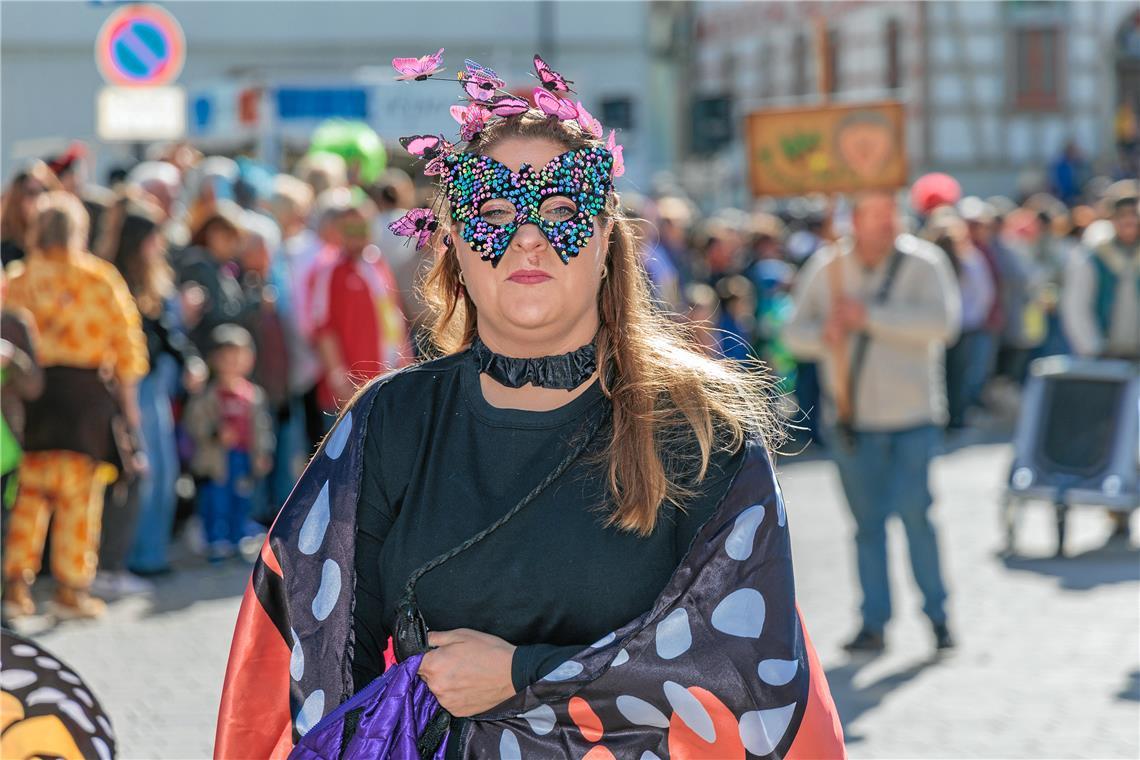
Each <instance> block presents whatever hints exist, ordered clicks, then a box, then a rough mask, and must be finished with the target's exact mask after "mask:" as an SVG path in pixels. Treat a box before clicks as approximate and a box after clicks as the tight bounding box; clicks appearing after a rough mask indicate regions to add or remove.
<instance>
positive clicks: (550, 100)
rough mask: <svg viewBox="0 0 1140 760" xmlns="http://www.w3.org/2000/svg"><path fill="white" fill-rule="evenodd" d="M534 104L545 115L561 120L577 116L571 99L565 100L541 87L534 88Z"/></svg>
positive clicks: (576, 110)
mask: <svg viewBox="0 0 1140 760" xmlns="http://www.w3.org/2000/svg"><path fill="white" fill-rule="evenodd" d="M534 104H535V105H536V106H538V107H539V108H541V109H542V112H543V113H544V114H546V115H547V116H552V117H554V118H555V119H559V120H561V121H569V120H570V119H577V118H578V108H577V107H576V106H575V105H574V102H573V101H571V100H565V99H563V98H560V97H558V96H557V95H555V94H554V93H552V92H550V91H549V90H547V89H545V88H543V87H535V88H534Z"/></svg>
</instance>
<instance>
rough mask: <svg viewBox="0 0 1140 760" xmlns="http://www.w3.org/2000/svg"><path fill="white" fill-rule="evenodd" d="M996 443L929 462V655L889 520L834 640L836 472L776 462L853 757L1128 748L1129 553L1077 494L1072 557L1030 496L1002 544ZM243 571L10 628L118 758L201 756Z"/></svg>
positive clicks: (841, 540)
mask: <svg viewBox="0 0 1140 760" xmlns="http://www.w3.org/2000/svg"><path fill="white" fill-rule="evenodd" d="M1009 457H1010V450H1009V448H1008V446H1005V445H1000V444H989V445H986V444H978V445H973V446H969V447H964V448H960V449H958V450H957V451H954V452H952V453H949V454H947V455H946V456H943V457H942V458H940V459H939V460H938V462H937V464H936V467H935V476H934V481H935V490H936V494H937V496H938V505H937V507H936V511H935V521H936V523H937V524H938V526H939V528H940V530H941V539H942V546H943V556H944V564H945V569H946V572H947V576H948V579H949V583H950V587H951V602H950V609H951V614H952V616H953V617H952V622H953V625H954V628H955V631H956V633H957V635H958V638H959V640H960V646H959V648H958V650H957V651H956V652H955V653H954V654H953V655H952V656H950V657H948V658H945V659H943V660H941V661H938V660H935V659H934V658H932V656H931V652H932V648H931V638H930V632H929V629H928V626H927V624H926V622H925V620H924V619H923V618H922V616H921V614H920V612H919V609H920V600H919V598H918V596H917V592H916V591H915V588H914V584H913V581H912V580H911V578H910V574H909V566H908V563H907V561H906V549H905V542H904V541H903V535H902V533H901V529H899V528H900V526H897V525H894V526H892V532H891V541H892V556H891V562H892V564H891V572H892V578H893V581H894V590H895V596H894V600H895V605H894V606H895V609H896V618H895V620H894V621H893V622H892V624H891V626H890V628H889V629H888V632H887V635H888V645H889V650H888V652H887V654H886V655H884V656H882V657H879V658H877V659H875V660H873V661H861V662H859V661H851V660H850V659H849V658H848V657H847V656H846V655H845V654H844V653H843V652H842V651H841V649H840V645H841V643H842V641H843V640H844V639H845V638H847V637H848V636H850V635H851V633H852V632H853V628H854V626H855V609H856V602H857V591H856V587H855V580H854V559H853V547H852V544H851V539H850V535H851V530H852V529H851V524H850V519H849V517H848V515H847V512H846V508H845V506H844V502H843V499H842V496H841V494H840V491H839V484H838V479H837V477H836V476H835V474H834V470H833V468H832V466H831V465H830V464H829V463H828V462H826V461H824V460H821V459H814V458H812V457H811V456H803V457H798V458H794V459H792V460H785V461H783V463H782V465H781V470H782V475H781V477H782V482H783V485H784V491H785V496H786V498H787V501H788V513H789V519H790V521H791V529H792V535H793V538H794V553H795V561H796V571H797V572H796V578H797V585H798V594H799V600H800V605H801V607H802V609H803V612H804V616H805V618H806V620H807V622H808V626H809V629H810V632H811V635H812V638H813V639H814V641H815V644H816V647H817V648H818V649H819V652H820V656H821V658H822V660H823V662H824V665H825V667H826V668H827V671H828V678H829V680H830V683H831V689H832V692H833V694H834V695H835V698H836V702H837V703H838V705H839V710H840V714H841V716H842V718H843V721H844V726H845V730H846V733H847V741H848V750H849V752H850V754H851V755H852V756H853V757H856V758H956V757H985V758H996V757H1003V758H1004V757H1008V758H1054V757H1057V758H1068V757H1087V758H1137V757H1140V594H1138V591H1140V552H1138V551H1137V549H1136V548H1126V547H1116V548H1112V547H1105V537H1106V536H1107V525H1106V520H1105V518H1104V516H1103V515H1102V514H1100V513H1099V512H1097V511H1094V510H1083V511H1082V510H1075V511H1074V514H1073V515H1072V518H1071V528H1070V539H1069V549H1070V555H1071V556H1070V558H1068V559H1064V560H1057V559H1053V558H1051V556H1050V555H1051V554H1052V547H1053V530H1054V529H1053V521H1052V515H1051V511H1050V510H1048V509H1046V508H1045V507H1043V506H1042V507H1039V508H1037V509H1030V510H1029V511H1028V512H1027V514H1026V516H1025V521H1024V524H1023V527H1022V531H1023V533H1022V537H1023V539H1022V541H1021V547H1020V548H1021V556H1019V557H1016V558H1013V559H1003V558H1002V557H1001V556H1000V555H999V550H1000V548H1001V545H1002V530H1001V524H1000V521H999V519H998V509H997V503H998V501H997V499H998V495H999V494H1000V485H1001V483H1002V480H1003V476H1004V473H1005V471H1006V468H1007V466H1008V461H1009ZM1136 527H1138V528H1140V526H1136ZM896 529H897V530H896ZM1138 534H1140V531H1138ZM247 575H248V567H243V566H241V565H239V564H236V563H235V564H230V565H224V566H220V567H217V566H213V567H212V566H207V565H205V564H202V563H200V562H199V561H197V560H193V559H187V560H186V561H185V562H184V563H183V566H182V567H181V568H180V569H179V572H178V573H176V574H175V575H173V576H172V577H170V578H168V579H164V580H163V581H161V582H160V584H159V593H157V594H155V595H154V597H153V598H146V597H142V598H134V599H127V600H123V601H120V602H117V603H115V604H113V605H112V607H111V610H110V612H109V614H108V616H107V617H106V619H104V620H101V621H98V622H94V623H67V624H61V625H58V626H53V625H52V623H51V621H50V620H48V619H47V618H36V619H32V620H29V621H24V623H23V624H22V625H21V626H20V629H21V630H22V631H25V632H30V633H32V635H34V636H35V637H36V638H38V639H39V640H40V641H41V642H42V643H43V645H44V646H46V647H47V648H48V649H50V650H51V651H53V652H55V653H57V654H58V655H59V656H61V657H63V658H64V659H66V660H67V661H68V662H69V663H70V664H71V665H72V666H73V667H74V668H76V669H77V670H78V672H80V673H81V674H82V675H83V677H84V678H86V679H87V680H88V681H89V683H90V685H91V687H92V688H93V690H94V691H95V693H96V694H97V695H98V697H99V698H100V699H101V700H102V702H103V704H104V707H105V708H106V709H107V711H108V713H109V714H110V716H111V719H112V721H113V722H114V725H115V729H116V731H117V733H118V737H119V742H120V756H121V757H123V758H148V759H149V758H202V757H208V756H209V754H210V751H211V748H212V745H213V728H214V716H215V713H216V710H217V706H218V697H219V690H220V688H221V682H222V676H223V674H224V670H225V661H226V654H227V650H228V644H229V638H230V634H231V632H232V627H233V622H234V618H235V615H236V612H237V607H238V603H239V600H240V595H241V592H242V589H243V587H244V585H245V581H246V578H247ZM40 585H47V584H40ZM41 593H46V589H45V590H44V591H43V592H41Z"/></svg>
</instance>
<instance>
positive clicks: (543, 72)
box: [534, 54, 574, 92]
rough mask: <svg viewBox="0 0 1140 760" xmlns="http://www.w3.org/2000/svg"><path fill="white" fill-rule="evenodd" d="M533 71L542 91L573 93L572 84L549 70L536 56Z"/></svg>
mask: <svg viewBox="0 0 1140 760" xmlns="http://www.w3.org/2000/svg"><path fill="white" fill-rule="evenodd" d="M534 71H535V75H536V76H537V77H538V81H540V82H542V86H543V88H544V89H546V90H549V91H550V92H573V90H571V89H570V85H572V84H574V82H573V81H572V80H569V79H567V78H566V77H564V76H562V75H561V74H559V73H558V72H557V71H555V70H554V69H552V68H550V66H549V64H547V63H546V61H544V60H542V56H540V55H537V54H536V55H535V56H534Z"/></svg>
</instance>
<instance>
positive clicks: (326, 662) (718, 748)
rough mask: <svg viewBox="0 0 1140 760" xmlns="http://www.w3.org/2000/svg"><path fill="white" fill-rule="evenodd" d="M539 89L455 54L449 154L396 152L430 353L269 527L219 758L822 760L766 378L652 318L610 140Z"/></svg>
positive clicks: (830, 730) (549, 90)
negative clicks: (413, 173)
mask: <svg viewBox="0 0 1140 760" xmlns="http://www.w3.org/2000/svg"><path fill="white" fill-rule="evenodd" d="M442 55H443V51H442V50H441V51H440V52H439V53H437V54H435V55H431V56H425V57H423V58H421V59H396V60H395V61H393V65H394V66H395V67H396V69H397V70H398V71H399V72H400V77H401V78H404V79H410V80H419V81H427V80H433V79H434V80H438V79H440V77H439V74H440V73H441V72H442V71H443V68H442V66H441V62H442ZM535 75H536V76H537V78H538V79H539V87H537V88H536V90H535V95H534V106H533V107H532V106H531V104H530V103H528V102H527V101H526V100H524V99H522V98H518V97H515V96H513V95H510V94H509V93H506V92H504V83H503V81H502V80H501V79H500V78H499V77H498V75H497V74H496V73H495V72H493V71H491V70H489V69H486V68H485V67H482V66H479V65H478V64H477V63H475V62H473V61H467V62H466V64H465V67H464V70H463V71H462V72H461V73H460V74H459V76H458V77H457V81H458V82H459V83H460V85H461V87H462V88H463V92H464V95H465V97H466V99H467V102H466V103H465V104H462V105H459V106H457V107H456V108H455V109H453V112H452V115H453V116H454V117H455V119H456V121H457V122H458V124H459V125H460V141H459V143H451V142H449V141H447V140H446V139H445V138H444V137H443V136H442V135H439V136H433V135H415V136H412V137H409V138H405V139H404V141H403V143H404V145H405V147H407V148H408V149H409V150H410V151H411V152H413V153H414V154H416V155H418V156H420V157H421V158H423V159H424V160H425V161H427V162H428V167H427V169H428V171H429V173H433V174H436V175H438V176H439V177H440V192H439V201H438V205H437V207H436V208H434V209H417V210H414V211H411V212H409V214H408V215H407V216H406V217H404V218H402V219H400V220H398V221H397V222H395V223H393V225H392V229H393V231H395V232H398V233H400V234H403V235H407V236H408V237H410V238H411V239H413V240H414V241H415V243H416V245H417V247H420V248H423V247H427V248H428V250H430V251H432V252H433V253H434V263H433V266H432V268H431V270H430V272H429V273H428V275H427V278H426V280H425V282H424V293H425V295H426V297H427V299H428V301H429V303H430V304H431V307H432V309H433V313H434V323H433V325H432V333H431V334H432V338H433V340H434V344H435V347H436V349H437V351H438V357H437V358H433V359H431V360H428V361H424V362H421V363H419V364H417V365H414V366H412V367H409V368H406V369H403V370H400V371H398V372H395V373H392V374H389V375H387V376H385V377H383V378H380V379H379V380H377V381H375V382H373V383H372V384H370V385H368V386H366V387H365V388H364V389H362V390H361V392H360V393H359V394H358V396H357V397H356V399H355V400H354V401H353V403H352V404H350V405H349V406H348V408H346V409H345V410H344V411H343V413H342V416H341V418H340V420H339V421H338V423H337V425H336V427H335V428H334V429H333V430H332V432H331V433H330V434H329V436H328V438H327V439H326V440H325V442H324V444H323V445H322V447H321V449H320V450H319V451H318V452H317V454H316V456H315V457H314V459H313V461H312V462H311V463H310V465H309V467H308V469H307V470H306V472H305V474H304V475H303V476H302V478H301V480H300V482H299V483H298V485H297V487H296V489H295V490H294V492H293V494H292V496H291V497H290V499H289V502H288V503H287V504H286V505H285V506H284V508H283V509H282V511H281V513H280V515H279V516H278V518H277V520H276V522H275V524H274V525H273V528H272V529H271V530H270V533H269V537H268V539H267V540H266V543H265V545H264V546H263V548H262V551H261V556H260V559H259V561H258V562H257V564H256V566H255V568H254V572H253V577H252V579H251V581H250V584H249V586H248V588H247V590H246V594H245V598H244V600H243V602H242V607H241V612H240V614H239V620H238V625H237V629H236V631H235V634H234V640H233V646H232V649H231V653H230V661H229V667H228V669H227V673H226V685H225V691H224V693H223V696H222V704H221V712H220V716H219V723H218V734H217V743H216V748H215V756H216V757H218V758H226V759H227V760H229V759H231V758H239V757H259V758H260V757H275V758H277V757H287V756H288V757H295V758H328V759H330V760H332V759H334V758H342V757H346V758H429V757H430V758H437V759H442V758H459V757H464V758H474V757H478V758H484V757H485V758H503V760H523V759H530V758H536V759H537V758H557V757H567V758H573V759H574V760H582V759H583V758H585V759H588V760H606V759H613V758H639V759H640V760H653V759H654V758H657V759H658V760H664V759H665V758H673V759H674V760H682V759H683V758H721V759H732V758H739V759H741V760H743V759H744V758H756V757H779V758H842V757H844V756H845V751H844V746H843V737H842V731H841V729H840V725H839V720H838V717H837V715H836V711H835V706H834V704H833V702H832V700H831V696H830V693H829V690H828V687H827V682H826V679H825V677H824V673H823V670H822V669H821V667H820V665H819V663H818V661H817V659H816V656H815V652H814V650H813V648H812V645H811V642H810V640H809V639H808V637H807V633H806V630H805V628H804V625H803V621H802V619H801V616H800V613H799V610H798V608H797V606H796V601H795V589H794V584H793V578H792V566H791V551H790V542H789V539H788V532H787V529H788V515H787V513H786V512H785V509H784V503H783V500H782V497H781V494H780V489H779V485H778V484H777V482H776V479H775V475H774V473H773V469H772V460H771V457H770V455H769V453H768V448H767V447H768V445H769V444H770V443H771V439H772V438H773V430H774V429H775V428H774V424H773V422H772V418H771V416H770V414H769V411H768V408H767V406H766V405H765V402H764V400H763V399H764V382H765V381H764V380H763V378H762V376H761V375H760V374H759V373H756V372H755V371H750V370H749V369H748V368H744V367H740V366H738V365H734V364H731V363H727V362H720V361H714V360H709V359H706V358H704V357H703V356H702V355H701V354H700V353H698V351H697V350H696V349H695V348H694V347H693V346H694V344H693V343H692V341H691V336H689V334H688V333H687V332H686V331H685V329H684V328H683V327H681V326H679V325H678V324H676V323H674V322H672V321H670V320H669V319H668V318H667V317H666V316H664V315H662V314H660V313H658V312H657V311H655V309H654V307H653V305H652V303H651V300H650V295H649V291H648V286H647V282H646V278H645V273H644V271H643V269H642V267H641V263H640V261H641V259H640V256H639V252H638V248H637V243H636V241H635V240H634V239H633V236H632V232H631V226H630V222H629V221H628V220H627V219H626V218H625V217H624V216H623V215H622V212H621V208H620V205H619V201H618V197H617V194H616V193H615V192H614V189H613V181H614V179H615V178H616V177H617V176H619V175H620V174H621V172H622V154H621V148H620V146H618V145H617V144H616V141H615V136H614V135H613V133H612V132H611V133H610V135H609V137H608V139H605V140H603V137H602V135H603V132H602V127H601V125H600V124H599V123H598V122H597V120H596V119H594V118H593V117H592V116H590V114H589V113H588V112H587V111H586V109H585V108H584V107H583V106H582V105H581V103H580V102H575V101H573V100H571V97H570V95H571V94H572V90H571V87H570V86H571V84H572V82H569V81H567V80H566V79H565V78H563V77H562V76H560V75H559V74H558V73H557V72H555V71H553V70H551V69H550V67H549V66H547V65H546V63H545V62H544V61H543V60H542V59H541V58H539V57H538V56H535ZM453 81H454V80H453ZM460 143H462V145H460ZM389 640H390V641H391V647H390V648H389ZM386 648H389V654H394V656H393V657H387V656H386V655H385V650H386ZM386 660H388V663H387V667H386Z"/></svg>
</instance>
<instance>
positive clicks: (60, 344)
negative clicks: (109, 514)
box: [4, 192, 147, 617]
mask: <svg viewBox="0 0 1140 760" xmlns="http://www.w3.org/2000/svg"><path fill="white" fill-rule="evenodd" d="M87 226H88V217H87V212H86V211H85V210H84V208H83V206H82V204H81V203H80V202H79V200H78V199H77V198H75V197H74V196H72V195H70V194H68V193H64V192H49V193H46V194H44V195H42V196H41V197H40V198H39V199H38V201H37V204H36V213H35V217H34V221H33V223H32V234H31V243H32V249H33V250H32V252H31V254H30V255H29V256H28V257H27V259H26V261H25V262H23V263H22V264H20V265H17V266H15V267H14V268H13V271H12V277H11V280H10V281H9V284H8V304H9V305H10V306H12V307H17V308H23V309H26V310H27V311H28V312H29V313H30V314H31V315H32V317H33V319H34V320H35V322H36V327H37V330H38V332H39V336H40V341H39V354H40V362H41V364H42V365H43V367H44V376H45V390H44V393H43V395H42V396H41V397H40V398H39V400H37V401H36V402H35V403H34V404H31V405H30V406H29V408H28V420H27V422H28V425H27V442H26V447H25V449H26V451H27V454H26V457H25V459H24V461H23V464H22V466H21V473H20V474H21V485H22V488H21V490H20V495H19V497H18V498H17V500H16V504H15V506H14V507H13V510H12V518H11V525H10V530H9V534H8V541H7V545H6V546H5V552H4V577H5V591H6V594H5V596H6V598H5V602H4V604H5V611H6V612H8V613H9V615H11V616H13V617H16V616H20V615H28V614H31V613H33V612H34V611H35V603H34V602H33V600H32V596H31V584H32V582H33V581H34V580H35V577H36V573H37V572H38V571H39V569H40V564H41V561H42V558H43V548H44V541H45V539H46V537H47V531H48V522H49V519H51V518H52V517H53V516H54V519H53V520H52V574H53V575H54V576H55V578H56V580H57V581H58V583H59V588H58V590H57V592H56V596H55V605H56V611H57V614H58V615H60V616H61V617H95V616H97V615H99V614H100V613H101V612H102V611H103V607H104V605H103V603H102V602H100V601H99V600H97V599H95V598H93V597H91V596H90V594H89V592H88V588H89V587H90V585H91V581H92V579H93V578H94V575H95V567H96V564H97V561H98V560H97V556H98V548H99V533H100V525H101V522H102V504H103V490H104V488H105V486H106V484H107V483H108V482H109V481H110V480H113V479H114V475H115V468H116V467H121V466H123V465H124V462H123V461H122V459H123V456H124V455H123V454H121V453H120V449H126V450H129V449H130V448H131V447H130V446H125V445H117V444H123V443H125V439H130V438H132V437H136V436H134V435H133V431H135V430H137V429H138V424H139V418H138V404H137V396H136V385H137V383H138V381H139V379H140V378H141V377H143V376H144V375H145V374H146V372H147V356H146V344H145V340H144V337H143V332H142V327H141V322H140V319H139V313H138V310H137V308H136V307H135V305H134V302H133V300H132V299H131V294H130V292H129V290H128V289H127V286H126V283H125V282H124V281H123V278H122V276H121V275H120V274H119V273H118V271H117V270H116V269H115V268H114V266H113V265H111V264H109V263H107V262H105V261H103V260H102V259H99V258H97V257H96V256H93V255H92V254H90V253H87V252H86V251H84V250H83V248H84V246H85V243H86V240H87ZM115 420H122V421H123V422H124V423H125V424H116V423H115V422H114V421H115ZM127 456H131V455H130V454H127ZM136 456H138V457H141V455H136Z"/></svg>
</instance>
